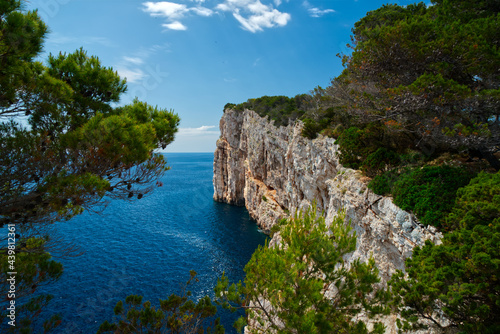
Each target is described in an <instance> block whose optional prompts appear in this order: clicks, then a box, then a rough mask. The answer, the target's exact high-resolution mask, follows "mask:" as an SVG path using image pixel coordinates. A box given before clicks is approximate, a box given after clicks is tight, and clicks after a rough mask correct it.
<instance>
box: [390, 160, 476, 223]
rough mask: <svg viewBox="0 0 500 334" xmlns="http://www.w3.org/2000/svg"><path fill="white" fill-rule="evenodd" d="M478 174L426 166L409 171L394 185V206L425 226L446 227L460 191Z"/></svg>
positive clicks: (459, 169) (454, 168) (457, 169)
mask: <svg viewBox="0 0 500 334" xmlns="http://www.w3.org/2000/svg"><path fill="white" fill-rule="evenodd" d="M473 176H474V175H473V174H472V173H469V172H467V171H466V170H464V169H462V168H457V167H450V166H425V167H423V168H414V169H408V170H406V171H405V172H403V173H402V174H401V175H400V176H399V177H398V179H397V180H396V181H395V182H394V184H393V186H392V189H391V192H392V194H393V196H394V204H396V205H397V206H399V207H400V208H401V209H403V210H408V211H412V212H414V213H415V215H417V217H418V218H419V219H420V221H421V222H422V223H423V224H425V225H432V226H436V227H442V226H443V223H444V220H445V218H446V216H447V215H448V214H449V213H450V212H451V209H452V208H453V205H454V204H455V197H456V194H457V190H458V189H459V188H461V187H464V186H466V185H467V184H468V183H469V181H470V180H471V179H472V177H473Z"/></svg>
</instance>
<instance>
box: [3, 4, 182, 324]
mask: <svg viewBox="0 0 500 334" xmlns="http://www.w3.org/2000/svg"><path fill="white" fill-rule="evenodd" d="M23 3H24V1H15V0H6V1H0V227H4V226H5V225H8V224H12V226H15V229H16V231H15V239H16V240H15V241H14V243H15V248H16V263H15V265H16V266H15V270H7V266H6V263H7V262H6V261H8V255H7V251H6V244H5V243H4V244H2V246H0V254H2V255H0V262H1V265H2V267H1V272H0V281H1V282H3V283H2V284H4V283H5V282H6V276H7V275H8V274H7V272H8V271H16V272H17V277H16V282H19V283H18V285H17V291H16V302H18V304H17V305H16V306H17V307H18V310H22V313H20V314H19V318H18V319H16V320H18V323H19V324H21V325H22V327H23V332H29V331H30V328H29V327H30V326H32V325H33V324H35V323H37V324H40V320H38V321H37V322H34V321H33V317H35V316H36V315H38V314H39V313H40V310H41V308H42V307H43V306H44V305H45V304H46V303H47V302H48V301H49V299H48V298H46V299H43V300H41V299H39V300H37V299H31V300H30V298H29V295H31V294H33V293H35V291H36V289H37V288H38V287H39V286H40V285H41V284H47V283H50V282H51V281H53V280H55V279H57V278H58V277H59V276H60V274H61V273H62V266H61V264H60V263H57V262H55V261H53V260H52V258H51V254H50V253H49V250H50V242H51V241H50V240H49V239H50V238H48V237H47V235H46V234H47V233H48V232H46V231H47V230H46V226H47V225H48V224H51V223H53V222H55V221H60V220H68V219H70V218H72V217H73V216H75V215H77V214H80V213H82V212H83V211H84V210H93V211H100V210H101V209H103V208H104V207H105V206H106V204H107V203H108V202H109V198H120V199H128V198H130V197H129V194H130V193H132V192H131V188H132V187H133V189H132V190H133V194H137V198H141V197H142V196H143V194H146V193H148V192H150V191H151V190H152V189H153V186H152V182H154V181H155V180H156V179H157V178H158V177H160V176H162V175H163V174H164V172H165V171H166V170H167V169H168V167H167V165H166V161H165V159H164V157H163V155H161V154H158V153H155V150H156V149H157V148H159V147H165V146H166V145H168V144H169V143H171V142H172V141H173V139H174V134H175V132H176V131H177V127H178V124H179V121H180V120H179V117H178V116H177V115H176V114H174V113H173V112H172V111H170V110H165V109H160V108H157V107H153V106H150V105H148V104H147V103H145V102H140V101H138V100H134V101H133V103H132V104H130V105H126V106H123V107H120V108H117V107H115V105H114V103H116V102H118V101H119V99H120V96H121V95H122V94H123V93H124V92H125V90H126V85H125V80H124V79H122V78H120V77H119V76H118V74H117V72H116V71H114V70H113V69H112V68H109V67H105V66H103V65H102V64H101V62H100V61H99V59H98V58H97V57H95V56H89V55H88V54H87V53H86V52H85V51H84V50H83V49H78V50H76V51H75V52H73V53H69V54H67V53H64V54H59V55H57V56H53V55H49V57H48V60H47V62H46V64H43V63H41V62H38V61H35V59H36V57H37V56H40V52H41V50H42V46H43V40H44V38H45V35H46V33H47V27H46V26H45V24H44V23H43V22H42V20H41V19H40V17H39V16H38V14H37V13H36V12H27V11H24V10H23V5H22V4H23ZM20 118H24V120H26V121H27V122H28V123H29V125H30V126H29V127H27V126H26V125H24V124H22V123H18V122H16V121H12V119H14V120H16V119H17V120H18V119H20ZM10 226H11V225H8V227H9V228H10ZM47 240H48V241H47ZM60 252H61V253H62V254H58V255H67V254H66V250H65V249H64V250H60ZM72 255H74V254H72ZM2 291H3V290H2ZM9 302H10V301H9V300H8V299H6V298H5V297H4V298H1V299H0V306H1V309H2V310H5V307H4V306H6V305H8V303H9ZM54 319H55V318H54ZM54 319H52V320H49V322H48V323H47V325H46V329H47V330H48V329H49V328H51V327H53V325H56V324H57V323H58V321H59V320H57V319H56V320H54ZM19 328H20V327H18V329H19Z"/></svg>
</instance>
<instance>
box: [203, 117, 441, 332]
mask: <svg viewBox="0 0 500 334" xmlns="http://www.w3.org/2000/svg"><path fill="white" fill-rule="evenodd" d="M220 130H221V137H220V139H219V140H218V141H217V149H216V151H215V157H214V180H213V181H214V199H215V200H217V201H221V202H226V203H230V204H236V205H245V206H246V207H247V209H248V211H249V213H250V215H251V217H252V218H254V219H255V220H256V221H257V224H258V225H259V226H260V227H261V228H262V229H263V230H265V231H269V230H270V228H271V227H272V226H273V225H274V224H275V223H276V222H278V221H279V220H280V219H281V218H283V217H285V216H286V215H287V214H289V213H292V214H293V213H294V212H295V211H296V210H297V209H301V208H303V207H306V206H309V205H310V204H311V203H312V202H313V201H316V204H317V206H318V208H319V209H321V210H323V211H324V212H325V213H326V221H327V222H328V221H331V220H332V218H333V216H334V215H336V214H337V213H338V212H339V211H340V210H345V211H346V216H347V217H348V218H349V219H350V220H351V225H352V227H353V228H354V230H355V231H356V235H357V248H356V251H355V252H354V253H352V254H351V255H350V259H356V258H359V259H361V260H363V261H366V260H367V259H368V258H369V257H370V254H373V256H374V258H375V261H376V263H377V267H378V268H379V270H380V273H381V278H382V281H383V282H386V281H387V280H388V278H389V277H390V276H391V275H392V273H393V272H395V271H396V270H397V269H403V268H404V260H405V259H406V258H407V257H408V256H410V255H411V252H412V249H413V247H415V246H416V245H421V244H423V243H424V241H425V240H427V239H429V240H432V241H433V242H439V239H440V237H441V235H440V234H439V233H436V231H435V229H434V228H432V227H424V226H422V225H421V224H420V223H419V222H418V221H417V220H416V219H414V217H413V216H412V215H411V214H409V213H408V212H406V211H403V210H401V209H400V208H398V207H397V206H395V205H394V204H393V202H392V199H391V198H390V197H383V196H379V195H376V194H374V193H373V192H372V191H371V190H369V189H368V188H367V179H366V178H365V177H363V176H362V175H361V173H360V172H358V171H355V170H352V169H349V168H344V167H343V166H342V165H341V164H339V161H338V147H337V145H335V143H334V142H335V140H334V139H331V138H324V137H319V138H317V139H314V140H309V139H306V138H304V137H302V136H301V130H302V124H301V123H297V124H296V125H294V126H288V127H280V128H276V127H274V125H272V124H271V123H270V122H268V121H267V119H264V118H261V117H260V116H259V115H257V114H256V113H255V112H253V111H250V110H246V111H244V112H238V111H233V110H226V111H225V113H224V115H223V117H222V119H221V121H220ZM272 242H273V241H271V243H272ZM386 325H389V327H391V325H390V324H389V323H387V324H386ZM392 327H393V328H388V332H395V330H396V329H395V328H394V326H392Z"/></svg>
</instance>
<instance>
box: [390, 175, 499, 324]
mask: <svg viewBox="0 0 500 334" xmlns="http://www.w3.org/2000/svg"><path fill="white" fill-rule="evenodd" d="M447 224H449V225H451V226H453V227H456V229H455V230H453V231H452V232H450V233H448V234H446V235H445V236H444V238H443V239H442V244H441V245H434V244H432V243H431V242H427V243H426V244H425V246H423V247H417V248H415V249H414V252H413V257H412V258H409V259H408V260H407V261H406V272H407V273H408V277H405V275H404V273H403V272H398V273H397V274H396V275H394V276H393V278H392V280H391V282H390V286H391V288H392V291H393V292H394V293H395V296H396V298H395V305H396V306H397V307H398V309H399V311H400V312H401V315H402V316H403V318H404V323H405V327H406V328H410V327H419V323H418V322H417V320H419V319H422V318H425V319H429V320H431V321H434V322H436V323H438V324H439V317H438V314H439V312H441V311H442V312H443V313H444V315H446V317H447V318H448V320H450V322H451V326H452V327H458V329H459V330H460V331H462V332H465V333H498V332H499V331H500V318H498V314H500V281H499V278H500V252H499V249H500V174H498V173H497V174H486V173H481V174H479V175H478V177H476V178H475V179H473V180H472V181H471V182H470V184H469V185H468V186H466V187H464V188H461V189H460V190H459V192H458V196H457V200H456V204H455V206H454V208H453V211H452V212H451V214H450V215H448V217H447Z"/></svg>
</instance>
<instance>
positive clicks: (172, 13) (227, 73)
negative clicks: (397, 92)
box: [28, 0, 414, 152]
mask: <svg viewBox="0 0 500 334" xmlns="http://www.w3.org/2000/svg"><path fill="white" fill-rule="evenodd" d="M413 2H414V1H406V0H401V1H393V2H392V3H398V4H400V5H407V4H409V3H413ZM384 3H387V1H379V0H329V1H318V0H307V1H304V0H288V1H287V0H172V1H136V0H31V1H29V3H28V8H29V9H32V8H38V11H39V14H40V15H41V16H42V18H43V19H44V21H45V22H46V23H47V24H48V25H49V28H50V34H49V35H48V38H47V40H46V43H45V51H44V52H45V55H48V53H59V52H60V51H62V52H73V51H75V50H76V49H78V48H80V47H83V48H84V49H85V50H87V51H88V53H89V54H92V55H96V56H98V57H99V58H100V60H101V62H102V63H103V64H104V65H105V66H111V67H113V68H114V69H115V70H117V71H118V73H119V74H120V75H121V76H124V77H126V78H127V82H128V92H127V94H126V95H125V96H124V98H123V99H122V101H121V103H123V104H125V103H128V102H130V101H131V100H132V99H133V98H134V97H135V96H137V97H138V98H139V99H141V100H143V101H146V102H148V103H150V104H152V105H158V106H159V107H161V108H167V109H173V110H174V111H175V112H176V113H178V114H179V116H180V117H181V125H180V131H179V133H178V134H177V136H176V140H175V142H174V143H173V144H171V145H170V146H169V147H167V149H166V151H167V152H213V151H214V150H215V142H216V140H217V138H218V137H219V120H220V117H221V116H222V109H223V107H224V105H225V104H226V103H228V102H231V103H241V102H244V101H246V100H247V99H249V98H255V97H260V96H263V95H287V96H295V95H297V94H302V93H307V92H309V91H310V90H311V89H313V88H314V87H316V86H318V85H320V86H323V87H324V86H327V85H328V84H329V82H330V80H331V79H332V78H333V77H335V76H337V75H338V74H339V73H340V72H341V70H342V66H341V61H340V59H339V58H338V57H336V54H338V53H339V52H344V53H345V52H348V50H347V48H346V46H345V45H346V44H347V43H349V41H350V34H351V28H352V27H353V25H354V23H355V22H356V21H358V20H359V19H360V18H361V17H363V16H365V14H366V13H367V12H368V11H370V10H374V9H376V8H378V7H380V6H382V5H383V4H384Z"/></svg>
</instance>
